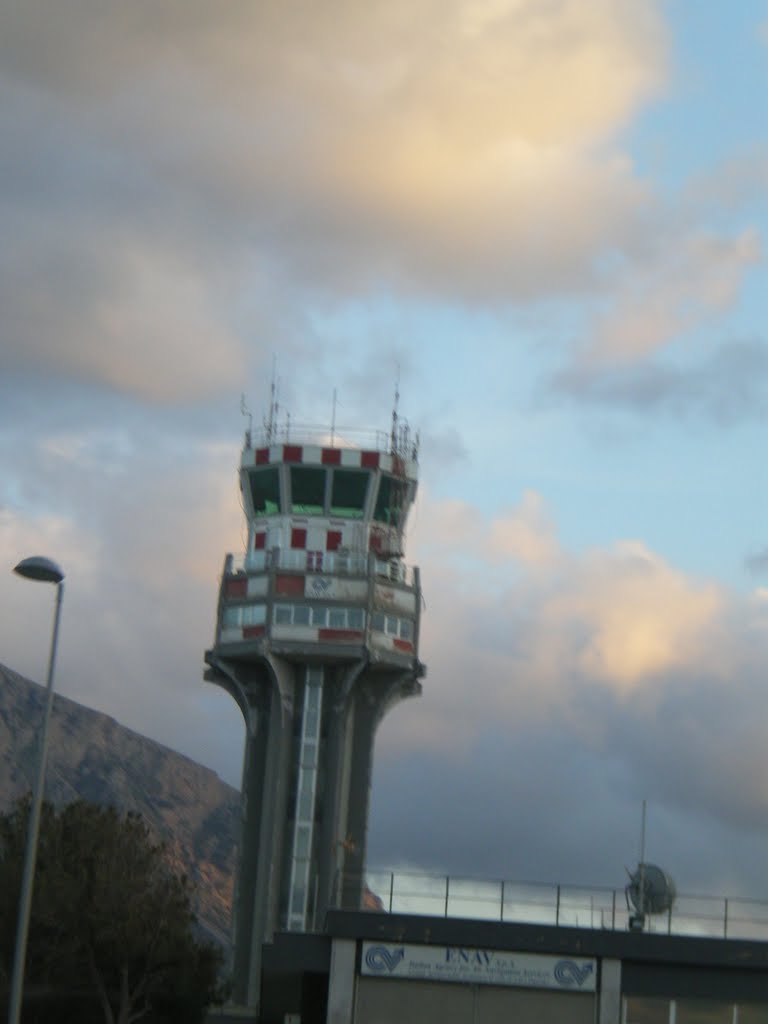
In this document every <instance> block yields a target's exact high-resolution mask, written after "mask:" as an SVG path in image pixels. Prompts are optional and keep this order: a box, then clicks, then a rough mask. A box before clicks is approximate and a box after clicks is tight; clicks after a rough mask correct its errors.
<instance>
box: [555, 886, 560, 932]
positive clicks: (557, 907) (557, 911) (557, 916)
mask: <svg viewBox="0 0 768 1024" xmlns="http://www.w3.org/2000/svg"><path fill="white" fill-rule="evenodd" d="M555 924H556V925H558V924H560V886H559V885H558V886H557V899H556V903H555Z"/></svg>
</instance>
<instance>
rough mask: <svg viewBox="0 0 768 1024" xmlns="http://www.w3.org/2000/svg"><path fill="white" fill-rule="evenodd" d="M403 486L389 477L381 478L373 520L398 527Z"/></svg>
mask: <svg viewBox="0 0 768 1024" xmlns="http://www.w3.org/2000/svg"><path fill="white" fill-rule="evenodd" d="M404 487H405V484H404V483H402V482H401V481H399V480H395V478H394V477H391V476H383V475H382V478H381V481H380V482H379V493H378V496H377V498H376V508H375V510H374V513H373V518H374V519H376V520H378V522H380V523H388V524H389V525H390V526H399V524H400V513H401V511H402V505H403V489H404Z"/></svg>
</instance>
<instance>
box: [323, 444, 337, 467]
mask: <svg viewBox="0 0 768 1024" xmlns="http://www.w3.org/2000/svg"><path fill="white" fill-rule="evenodd" d="M321 460H322V463H323V465H324V466H340V465H341V448H323V454H322V456H321Z"/></svg>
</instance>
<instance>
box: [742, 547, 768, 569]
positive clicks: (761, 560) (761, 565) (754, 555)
mask: <svg viewBox="0 0 768 1024" xmlns="http://www.w3.org/2000/svg"><path fill="white" fill-rule="evenodd" d="M744 567H745V568H746V570H747V572H749V573H752V575H753V576H763V575H765V574H766V573H768V548H764V549H763V550H762V551H753V552H751V553H750V554H749V555H747V557H746V558H745V559H744Z"/></svg>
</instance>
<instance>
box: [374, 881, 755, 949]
mask: <svg viewBox="0 0 768 1024" xmlns="http://www.w3.org/2000/svg"><path fill="white" fill-rule="evenodd" d="M363 892H364V896H363V901H362V902H363V908H364V909H369V910H371V909H378V910H383V911H385V912H387V913H393V914H394V913H402V914H414V915H417V916H418V915H429V916H432V917H457V918H475V919H481V920H482V919H484V920H495V921H505V922H519V923H529V924H545V925H552V926H555V927H575V928H594V929H602V930H610V931H627V930H629V927H630V917H631V916H632V914H633V911H631V910H630V909H628V907H627V903H626V898H625V895H624V890H623V889H614V888H607V887H599V886H585V885H581V886H576V885H557V884H554V883H550V882H512V881H509V880H507V879H504V880H502V879H490V880H489V879H477V878H462V877H454V876H446V875H428V874H420V873H414V872H407V871H406V872H403V871H376V870H371V871H367V872H366V873H365V877H364V889H363ZM645 931H646V932H649V933H652V934H655V935H659V934H663V935H688V936H699V937H708V938H728V939H752V940H757V941H764V942H768V901H765V900H754V899H747V898H745V897H736V898H734V897H729V898H723V897H716V896H701V895H695V894H690V893H689V894H685V893H682V894H679V895H678V896H677V898H676V900H675V903H674V906H673V907H672V909H671V910H670V911H668V912H667V913H664V914H648V915H646V918H645Z"/></svg>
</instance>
